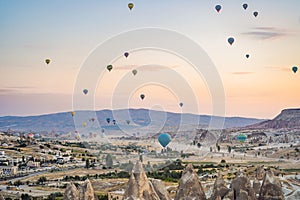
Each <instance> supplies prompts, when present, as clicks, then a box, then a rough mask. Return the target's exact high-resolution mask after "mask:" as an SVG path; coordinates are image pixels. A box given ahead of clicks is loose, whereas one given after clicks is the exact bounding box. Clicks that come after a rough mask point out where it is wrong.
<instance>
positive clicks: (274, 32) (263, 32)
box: [242, 27, 289, 40]
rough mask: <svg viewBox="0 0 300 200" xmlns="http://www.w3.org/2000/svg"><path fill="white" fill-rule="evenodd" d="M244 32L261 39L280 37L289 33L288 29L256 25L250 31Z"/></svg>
mask: <svg viewBox="0 0 300 200" xmlns="http://www.w3.org/2000/svg"><path fill="white" fill-rule="evenodd" d="M242 34H243V35H246V36H249V37H252V38H254V39H259V40H270V39H278V38H281V37H284V36H287V35H289V33H288V32H287V31H286V30H283V29H279V28H276V27H254V28H252V29H251V30H250V31H248V32H244V33H242Z"/></svg>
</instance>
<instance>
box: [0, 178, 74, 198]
mask: <svg viewBox="0 0 300 200" xmlns="http://www.w3.org/2000/svg"><path fill="white" fill-rule="evenodd" d="M0 199H1V198H0ZM63 199H64V200H69V199H74V200H79V192H78V190H77V188H76V186H75V185H74V184H73V182H70V183H69V184H68V185H67V188H66V190H65V193H64V197H63Z"/></svg>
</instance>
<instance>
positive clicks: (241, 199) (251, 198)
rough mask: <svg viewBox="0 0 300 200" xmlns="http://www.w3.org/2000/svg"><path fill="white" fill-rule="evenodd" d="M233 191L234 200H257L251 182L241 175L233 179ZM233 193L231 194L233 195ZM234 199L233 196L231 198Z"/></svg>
mask: <svg viewBox="0 0 300 200" xmlns="http://www.w3.org/2000/svg"><path fill="white" fill-rule="evenodd" d="M231 190H232V193H233V199H234V200H256V199H257V198H256V196H255V192H254V190H253V188H252V187H251V182H250V180H249V179H248V178H247V177H246V176H244V175H243V174H240V175H239V176H238V177H236V178H235V179H233V181H232V183H231ZM232 193H231V194H232ZM230 199H232V196H231V197H230Z"/></svg>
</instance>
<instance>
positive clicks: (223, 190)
mask: <svg viewBox="0 0 300 200" xmlns="http://www.w3.org/2000/svg"><path fill="white" fill-rule="evenodd" d="M228 192H229V189H228V188H227V186H226V183H225V181H224V179H223V177H222V175H221V174H220V173H219V174H218V177H217V179H216V181H215V183H214V188H213V193H212V196H211V198H210V199H211V200H217V199H218V197H220V199H223V198H224V197H225V196H226V194H227V193H228Z"/></svg>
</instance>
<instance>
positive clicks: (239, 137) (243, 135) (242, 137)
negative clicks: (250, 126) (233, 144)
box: [237, 134, 247, 142]
mask: <svg viewBox="0 0 300 200" xmlns="http://www.w3.org/2000/svg"><path fill="white" fill-rule="evenodd" d="M246 139H247V136H246V135H245V134H239V135H238V136H237V140H238V141H240V142H245V140H246Z"/></svg>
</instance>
